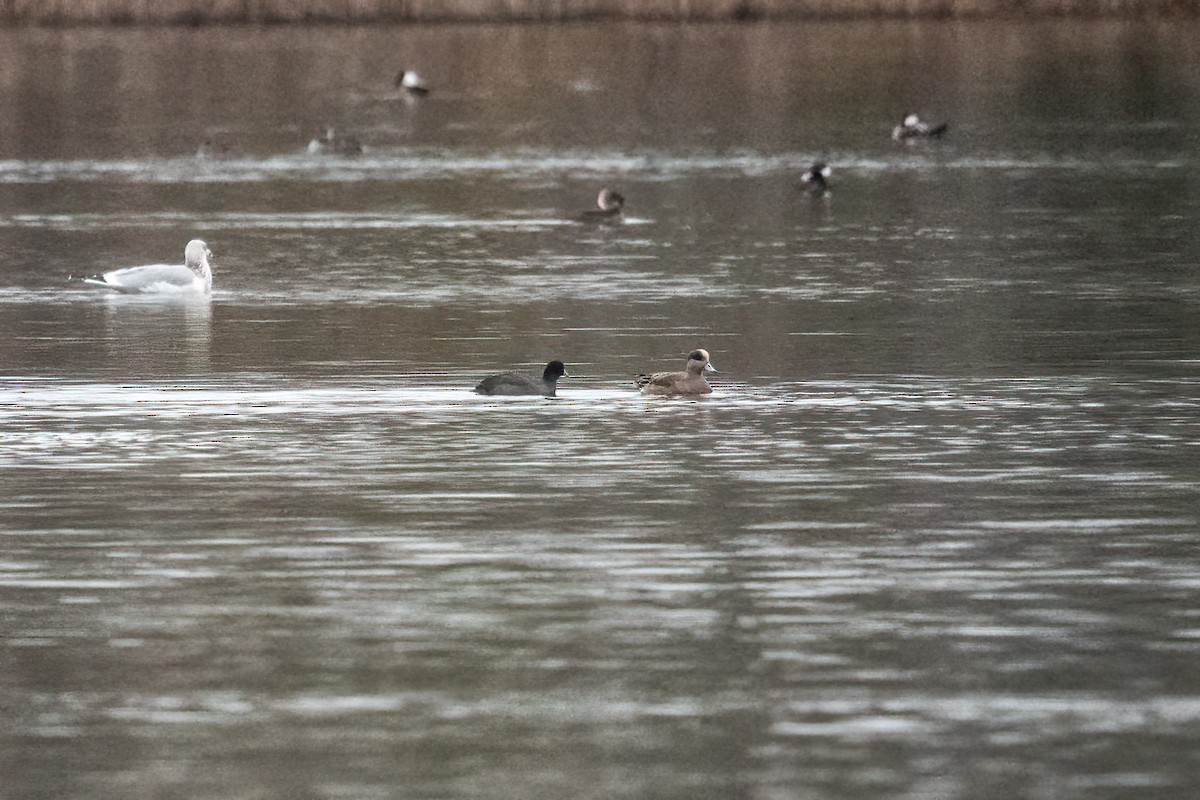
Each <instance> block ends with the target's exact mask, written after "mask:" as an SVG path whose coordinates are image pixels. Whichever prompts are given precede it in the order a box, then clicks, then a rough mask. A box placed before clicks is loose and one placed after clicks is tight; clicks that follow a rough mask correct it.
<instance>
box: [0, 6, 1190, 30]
mask: <svg viewBox="0 0 1200 800" xmlns="http://www.w3.org/2000/svg"><path fill="white" fill-rule="evenodd" d="M1037 16H1072V17H1162V16H1192V17H1194V16H1200V0H0V25H209V24H214V25H219V24H245V23H249V24H295V23H343V24H365V23H373V22H390V23H398V22H554V21H569V20H587V19H631V20H673V21H711V20H756V19H805V18H807V19H869V18H885V17H891V18H906V17H908V18H938V17H945V18H971V17H1037Z"/></svg>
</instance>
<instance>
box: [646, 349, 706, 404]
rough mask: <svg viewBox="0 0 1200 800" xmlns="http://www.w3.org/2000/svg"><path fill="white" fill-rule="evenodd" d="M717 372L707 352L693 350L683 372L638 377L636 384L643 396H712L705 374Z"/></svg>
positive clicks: (657, 373) (658, 373)
mask: <svg viewBox="0 0 1200 800" xmlns="http://www.w3.org/2000/svg"><path fill="white" fill-rule="evenodd" d="M716 371H717V370H716V369H715V368H714V367H713V365H712V362H710V361H709V360H708V351H707V350H693V351H692V352H690V353H688V358H687V368H686V369H685V370H684V371H683V372H656V373H654V374H653V375H638V376H637V377H636V378H635V379H634V382H635V383H636V384H637V386H638V388H639V389H641V390H642V393H643V394H710V393H711V392H712V387H711V386H709V385H708V381H706V380H705V379H704V373H705V372H716Z"/></svg>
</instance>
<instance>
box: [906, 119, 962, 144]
mask: <svg viewBox="0 0 1200 800" xmlns="http://www.w3.org/2000/svg"><path fill="white" fill-rule="evenodd" d="M948 130H950V123H949V122H940V123H938V124H937V125H930V124H928V123H926V122H922V121H921V118H920V117H918V116H917V115H916V114H909V115H908V116H907V117H905V118H904V122H901V123H900V124H899V125H897V126H896V127H895V128H893V129H892V138H893V139H895V140H896V141H898V142H900V141H903V140H905V139H913V138H916V137H922V136H923V137H929V138H931V139H936V138H937V137H939V136H941V135H942V134H943V133H945V132H946V131H948Z"/></svg>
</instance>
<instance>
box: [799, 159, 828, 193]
mask: <svg viewBox="0 0 1200 800" xmlns="http://www.w3.org/2000/svg"><path fill="white" fill-rule="evenodd" d="M831 174H832V170H830V169H829V167H828V166H826V165H825V164H823V163H821V162H820V161H818V162H817V163H815V164H813V165H812V166H811V167H809V169H808V172H805V173H804V174H803V175H801V176H800V180H801V181H803V182H804V183H807V184H808V191H810V192H812V193H813V194H825V193H826V192H828V191H829V176H830V175H831Z"/></svg>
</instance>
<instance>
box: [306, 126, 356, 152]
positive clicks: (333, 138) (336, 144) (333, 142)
mask: <svg viewBox="0 0 1200 800" xmlns="http://www.w3.org/2000/svg"><path fill="white" fill-rule="evenodd" d="M362 151H363V147H362V142H360V141H358V139H356V138H354V137H353V136H341V135H339V134H338V132H337V130H336V129H335V128H334V127H333V126H332V125H331V126H329V127H328V128H326V129H325V135H324V136H319V137H317V138H316V139H313V140H312V141H311V142H309V143H308V152H310V153H312V154H313V155H325V156H328V155H337V156H357V155H360V154H361V153H362Z"/></svg>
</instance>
